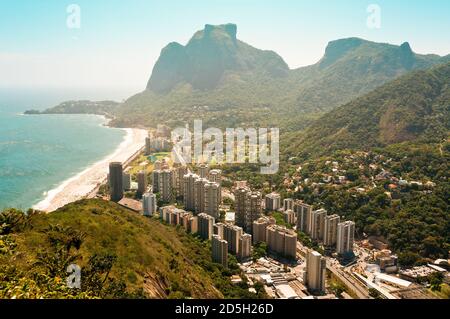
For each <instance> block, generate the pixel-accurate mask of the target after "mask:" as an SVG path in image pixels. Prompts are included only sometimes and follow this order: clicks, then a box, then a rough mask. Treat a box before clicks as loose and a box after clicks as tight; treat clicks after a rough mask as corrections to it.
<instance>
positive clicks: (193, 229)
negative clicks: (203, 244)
mask: <svg viewBox="0 0 450 319" xmlns="http://www.w3.org/2000/svg"><path fill="white" fill-rule="evenodd" d="M187 231H188V232H189V233H191V234H196V233H198V217H197V216H192V217H190V218H189V224H188V229H187Z"/></svg>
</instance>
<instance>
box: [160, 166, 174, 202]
mask: <svg viewBox="0 0 450 319" xmlns="http://www.w3.org/2000/svg"><path fill="white" fill-rule="evenodd" d="M172 174H173V171H171V170H169V169H165V170H162V171H161V173H160V174H159V179H160V180H159V192H160V194H161V200H162V201H163V202H165V203H170V202H171V201H172V200H173V188H172Z"/></svg>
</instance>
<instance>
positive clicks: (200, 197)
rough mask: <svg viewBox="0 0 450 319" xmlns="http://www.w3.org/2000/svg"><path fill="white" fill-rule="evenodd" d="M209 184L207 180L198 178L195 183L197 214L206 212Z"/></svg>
mask: <svg viewBox="0 0 450 319" xmlns="http://www.w3.org/2000/svg"><path fill="white" fill-rule="evenodd" d="M208 183H209V181H208V180H207V179H206V178H198V179H196V180H195V182H194V201H195V202H194V206H195V212H196V213H197V214H201V213H204V212H205V202H206V201H205V193H206V192H205V186H206V184H208Z"/></svg>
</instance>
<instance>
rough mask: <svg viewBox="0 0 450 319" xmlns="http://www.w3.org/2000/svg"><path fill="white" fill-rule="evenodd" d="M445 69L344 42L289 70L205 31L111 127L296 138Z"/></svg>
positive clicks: (404, 51)
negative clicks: (200, 128) (235, 128)
mask: <svg viewBox="0 0 450 319" xmlns="http://www.w3.org/2000/svg"><path fill="white" fill-rule="evenodd" d="M446 61H450V56H446V57H440V56H437V55H419V54H415V53H414V52H413V51H412V49H411V47H410V45H409V43H407V42H405V43H404V44H402V45H401V46H396V45H391V44H385V43H374V42H370V41H366V40H363V39H359V38H348V39H341V40H336V41H332V42H330V43H329V44H328V46H327V48H326V50H325V55H324V57H323V58H322V59H321V60H320V61H319V62H318V63H316V64H314V65H311V66H308V67H302V68H299V69H295V70H290V69H289V67H288V66H287V64H286V63H285V62H284V61H283V59H282V58H281V57H280V56H279V55H277V54H276V53H275V52H273V51H264V50H259V49H256V48H253V47H252V46H250V45H248V44H246V43H244V42H242V41H240V40H238V38H237V26H236V25H234V24H226V25H219V26H213V25H206V26H205V28H204V29H203V30H200V31H198V32H196V33H195V34H194V36H193V37H192V39H191V40H190V41H189V42H188V43H187V44H186V46H183V45H181V44H178V43H171V44H169V45H168V46H166V47H165V48H164V49H163V50H162V52H161V56H160V58H159V59H158V61H157V62H156V64H155V67H154V69H153V72H152V75H151V77H150V80H149V82H148V85H147V89H146V90H145V91H144V92H142V93H139V94H137V95H135V96H133V97H131V98H130V99H128V100H127V101H126V102H125V103H124V105H123V106H122V107H120V108H119V110H118V112H117V119H116V120H115V122H114V123H115V125H118V126H130V125H134V124H139V125H150V126H151V125H153V124H154V123H156V122H161V121H164V122H167V123H168V124H169V125H179V124H183V123H186V122H191V121H192V120H193V119H195V118H199V117H201V118H202V119H203V121H204V122H206V123H207V124H208V125H211V126H219V127H223V126H230V125H241V126H256V125H261V126H262V125H267V126H278V127H281V128H282V129H284V130H288V131H295V130H300V129H303V128H305V127H306V126H307V125H308V124H310V123H311V122H312V121H313V120H314V119H316V118H317V117H318V115H320V114H324V113H326V112H327V111H329V110H332V109H333V108H335V107H337V106H340V105H342V104H345V103H348V102H350V101H351V100H353V99H355V98H357V97H359V96H361V95H364V94H366V93H368V92H370V91H372V90H373V89H375V88H377V87H379V86H381V85H383V84H385V83H387V82H389V81H391V80H393V79H395V78H397V77H399V76H401V75H403V74H406V73H408V72H410V71H413V70H417V69H427V68H429V67H431V66H433V65H436V64H439V63H444V62H446ZM204 106H207V108H204ZM199 110H201V112H200V111H199ZM174 114H176V116H174Z"/></svg>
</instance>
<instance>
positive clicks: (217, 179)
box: [208, 169, 222, 185]
mask: <svg viewBox="0 0 450 319" xmlns="http://www.w3.org/2000/svg"><path fill="white" fill-rule="evenodd" d="M208 180H209V181H210V182H213V183H217V184H219V185H222V171H221V170H220V169H212V170H211V171H209V174H208Z"/></svg>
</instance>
